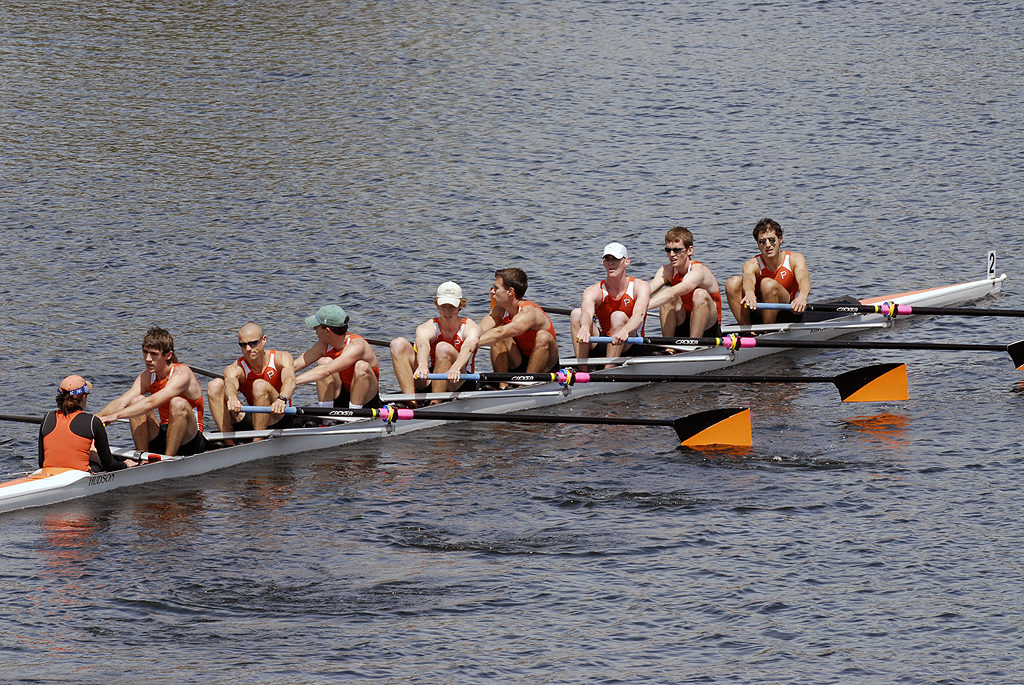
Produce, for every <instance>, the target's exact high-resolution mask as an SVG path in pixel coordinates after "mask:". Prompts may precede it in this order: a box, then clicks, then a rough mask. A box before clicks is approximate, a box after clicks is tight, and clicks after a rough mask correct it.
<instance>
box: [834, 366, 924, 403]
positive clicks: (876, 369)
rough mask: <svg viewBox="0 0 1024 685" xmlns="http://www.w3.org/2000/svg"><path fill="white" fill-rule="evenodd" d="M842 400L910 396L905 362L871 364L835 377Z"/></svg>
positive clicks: (893, 400)
mask: <svg viewBox="0 0 1024 685" xmlns="http://www.w3.org/2000/svg"><path fill="white" fill-rule="evenodd" d="M835 384H836V387H837V388H838V389H839V396H840V397H842V398H843V402H899V401H902V400H906V399H909V398H910V388H909V387H908V386H907V365H906V364H873V365H871V366H865V367H864V368H862V369H854V370H853V371H847V372H846V373H841V374H839V375H838V376H836V377H835Z"/></svg>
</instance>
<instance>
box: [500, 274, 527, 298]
mask: <svg viewBox="0 0 1024 685" xmlns="http://www.w3.org/2000/svg"><path fill="white" fill-rule="evenodd" d="M494 277H495V278H500V279H501V282H502V283H504V284H505V287H506V288H512V290H514V291H515V292H516V298H517V299H520V300H521V299H523V295H525V294H526V286H527V284H528V279H527V278H526V272H525V271H523V270H522V269H517V268H516V267H511V268H509V269H498V270H497V271H495V272H494Z"/></svg>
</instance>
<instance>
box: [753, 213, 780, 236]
mask: <svg viewBox="0 0 1024 685" xmlns="http://www.w3.org/2000/svg"><path fill="white" fill-rule="evenodd" d="M765 231H775V235H777V236H779V240H782V226H779V222H778V221H775V220H773V219H769V218H768V217H765V218H764V219H761V220H760V221H758V222H757V226H754V233H753V235H754V240H757V236H759V235H760V234H762V233H764V232H765Z"/></svg>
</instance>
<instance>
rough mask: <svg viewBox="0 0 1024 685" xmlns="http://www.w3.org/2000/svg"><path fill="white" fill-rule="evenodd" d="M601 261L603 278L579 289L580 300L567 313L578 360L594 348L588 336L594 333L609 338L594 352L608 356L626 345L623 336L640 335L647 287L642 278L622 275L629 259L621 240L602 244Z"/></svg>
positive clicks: (625, 347) (616, 354) (645, 315)
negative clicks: (605, 343)
mask: <svg viewBox="0 0 1024 685" xmlns="http://www.w3.org/2000/svg"><path fill="white" fill-rule="evenodd" d="M601 262H602V264H603V265H604V269H605V274H606V275H605V278H604V280H602V281H598V282H597V283H595V284H593V285H591V286H588V287H587V289H586V290H584V291H583V303H582V304H581V305H580V306H579V307H577V308H575V309H573V310H572V314H571V315H570V321H571V326H572V341H573V346H574V348H575V350H576V357H577V359H580V360H584V359H587V358H588V357H589V356H590V353H591V351H592V350H595V348H597V345H596V344H595V343H592V342H590V338H591V336H595V335H598V333H600V335H604V336H610V337H611V338H612V341H611V342H610V343H608V344H607V345H602V346H601V347H600V348H598V349H597V350H596V351H595V354H596V355H598V356H608V357H618V356H619V355H621V354H622V353H623V352H624V351H625V350H626V349H628V348H629V345H628V344H626V338H628V337H630V336H634V335H643V334H644V323H645V321H646V320H647V308H648V306H649V304H650V300H651V286H650V285H649V284H648V283H647V281H645V280H643V279H640V278H634V277H633V276H627V275H626V268H627V267H628V266H629V264H630V259H629V251H628V250H627V249H626V246H625V245H623V244H622V243H608V244H607V245H605V246H604V252H603V253H602V257H601ZM595 318H596V321H595Z"/></svg>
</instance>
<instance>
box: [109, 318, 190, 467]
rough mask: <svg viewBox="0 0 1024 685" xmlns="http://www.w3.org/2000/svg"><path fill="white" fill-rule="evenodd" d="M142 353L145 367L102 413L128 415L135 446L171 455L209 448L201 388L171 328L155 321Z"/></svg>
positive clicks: (145, 337) (187, 453)
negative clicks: (180, 357) (176, 348)
mask: <svg viewBox="0 0 1024 685" xmlns="http://www.w3.org/2000/svg"><path fill="white" fill-rule="evenodd" d="M142 359H143V361H144V362H145V364H146V369H145V371H143V372H142V373H140V374H139V375H138V376H137V377H136V378H135V382H134V383H132V387H131V388H129V389H128V390H127V392H125V393H124V394H123V395H121V396H120V397H118V398H117V399H116V400H114V401H113V402H111V403H109V404H108V405H107V406H106V407H104V408H103V411H101V412H100V414H99V417H100V419H101V420H102V421H103V422H104V423H110V422H112V421H116V420H117V419H128V420H129V423H130V424H131V429H132V437H133V438H134V439H135V449H137V450H142V451H146V452H154V453H156V454H166V455H168V456H175V455H182V456H188V455H192V454H198V453H199V452H203V451H205V450H206V448H207V446H206V438H205V436H203V389H202V387H201V386H200V385H199V381H198V380H196V376H195V374H194V373H192V369H190V368H189V367H188V365H186V364H182V363H181V362H179V361H178V357H177V355H175V353H174V338H172V337H171V334H170V333H169V332H168V331H167V330H165V329H163V328H160V327H156V326H154V327H153V328H150V329H149V330H148V331H146V335H145V336H143V338H142Z"/></svg>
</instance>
